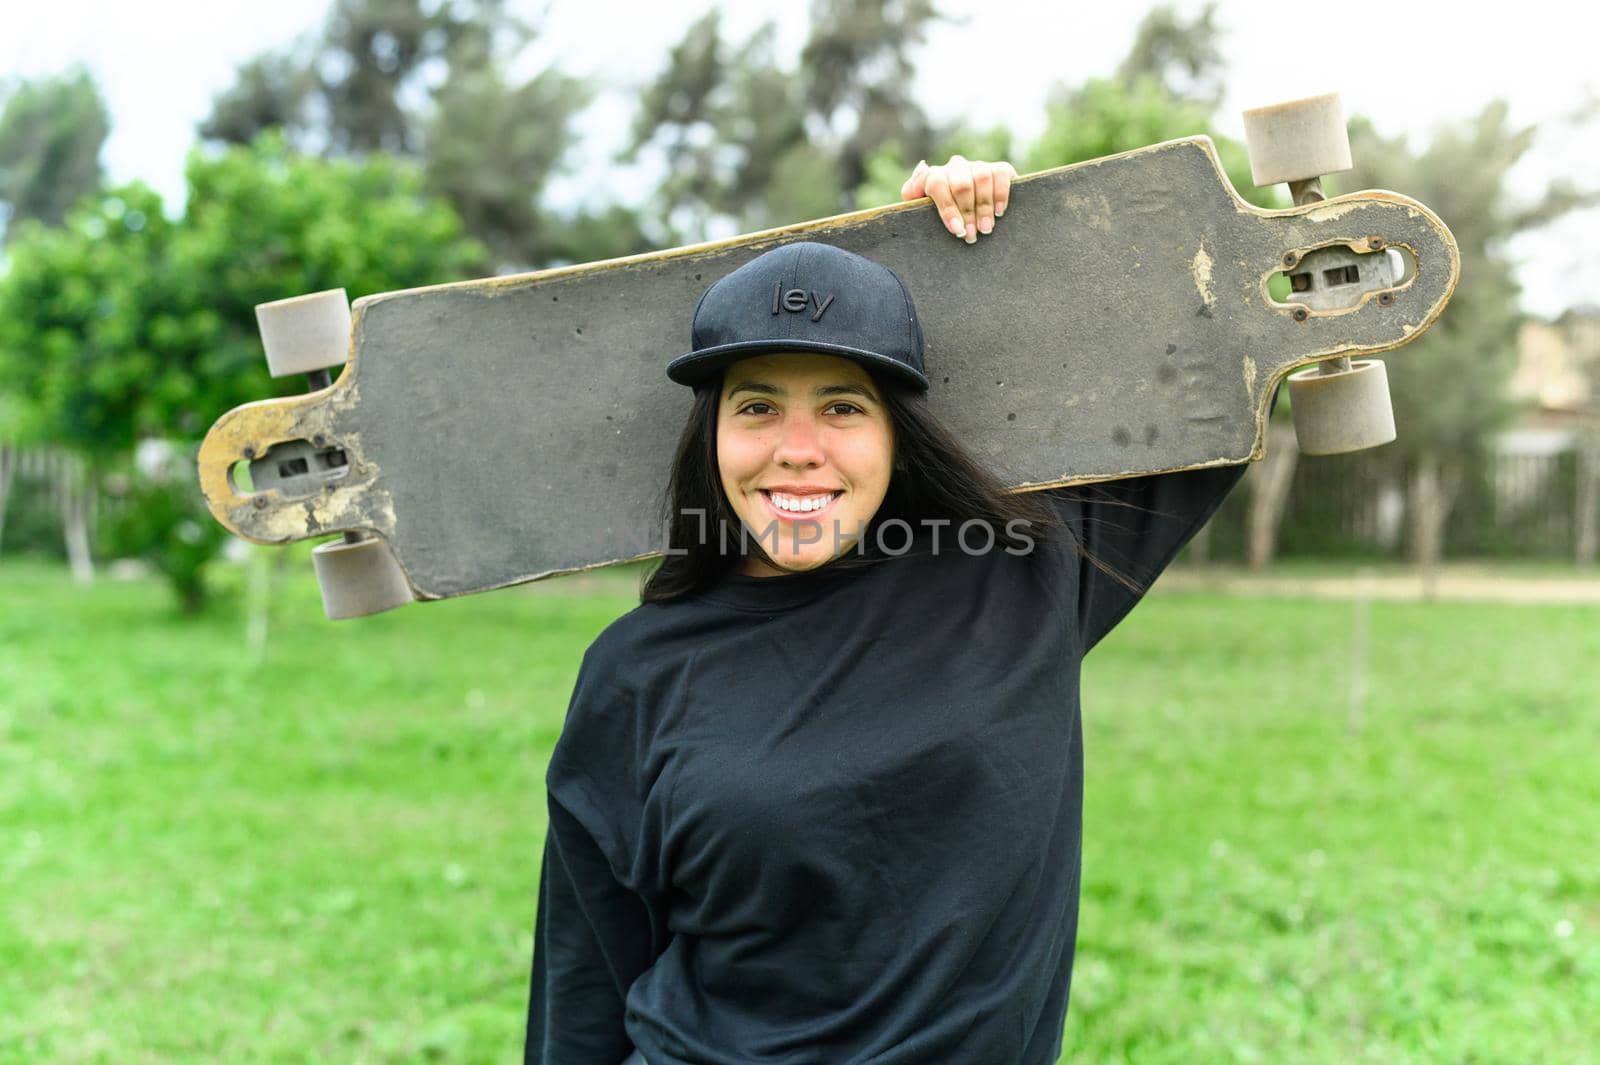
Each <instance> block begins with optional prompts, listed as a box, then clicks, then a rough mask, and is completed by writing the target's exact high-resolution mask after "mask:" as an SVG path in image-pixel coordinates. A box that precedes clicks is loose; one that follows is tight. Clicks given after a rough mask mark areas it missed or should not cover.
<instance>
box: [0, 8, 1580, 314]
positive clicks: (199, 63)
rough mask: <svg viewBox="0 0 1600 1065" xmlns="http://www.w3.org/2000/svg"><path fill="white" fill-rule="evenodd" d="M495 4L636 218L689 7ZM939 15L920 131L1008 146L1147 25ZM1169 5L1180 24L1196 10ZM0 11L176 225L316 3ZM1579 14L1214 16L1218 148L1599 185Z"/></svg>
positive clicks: (1120, 12) (735, 20) (1540, 252)
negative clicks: (1220, 103) (1443, 140)
mask: <svg viewBox="0 0 1600 1065" xmlns="http://www.w3.org/2000/svg"><path fill="white" fill-rule="evenodd" d="M513 4H514V6H517V7H520V8H521V9H522V10H524V11H525V12H527V13H528V14H530V15H532V16H534V17H535V20H536V21H537V22H538V23H539V24H540V25H542V26H543V27H544V34H543V36H542V38H541V40H540V42H539V43H538V45H537V52H536V54H534V55H532V56H530V57H529V61H530V62H535V63H537V62H542V61H548V60H555V61H557V62H559V63H560V64H561V66H562V67H564V68H565V69H566V70H567V71H568V72H570V73H573V74H579V75H583V76H586V77H588V78H591V79H593V81H594V83H595V84H596V85H597V86H598V87H600V88H601V90H602V91H601V92H600V95H599V98H598V100H597V102H596V104H595V106H594V107H593V108H592V109H591V111H590V112H589V113H588V114H587V115H586V116H585V119H584V124H585V128H586V129H587V130H588V131H589V134H590V142H589V143H588V144H586V145H585V147H584V148H582V149H581V150H580V152H579V153H578V154H577V155H576V156H575V157H574V159H573V160H572V161H573V164H574V167H573V171H572V173H571V174H570V175H569V176H568V177H567V178H565V179H564V180H563V182H562V183H561V185H560V187H559V189H558V190H557V191H558V193H559V194H560V195H562V196H563V197H572V196H578V195H584V194H589V195H596V194H598V195H606V196H613V197H617V198H622V199H636V198H637V197H638V195H640V194H641V193H642V191H643V189H642V188H640V187H639V186H640V185H641V184H642V183H643V182H642V179H640V178H639V176H638V175H635V174H630V173H628V172H627V171H624V170H622V169H621V168H619V167H618V166H617V165H616V164H615V163H614V162H613V161H612V160H611V155H612V153H613V152H614V151H615V148H616V146H617V144H618V142H619V140H620V139H621V137H622V136H623V134H624V132H625V129H626V126H627V122H628V120H629V117H630V115H631V100H632V97H633V94H634V92H635V91H636V87H637V85H638V84H639V83H640V82H642V81H644V80H646V79H647V78H648V77H649V76H650V75H651V74H652V73H654V72H655V71H657V70H659V69H660V67H661V65H662V64H663V62H664V60H665V55H666V51H667V48H668V47H669V46H670V45H671V44H672V43H673V42H674V41H676V40H677V39H678V37H679V36H680V35H681V34H682V32H683V29H684V28H685V27H686V26H687V25H688V24H689V23H690V22H691V21H692V20H693V19H694V18H695V17H696V16H697V15H698V14H699V13H700V12H701V11H703V10H705V8H706V7H707V6H708V4H707V3H704V2H693V3H670V2H659V0H658V2H654V3H647V2H640V0H549V2H547V3H537V2H524V3H517V0H513ZM939 6H940V8H941V10H943V11H945V12H947V13H950V14H952V15H954V16H955V17H956V18H957V19H958V20H959V21H957V22H956V23H954V24H950V25H945V26H941V27H939V28H938V29H937V30H935V31H934V33H933V35H932V36H931V38H930V40H929V42H928V44H927V46H926V47H925V48H924V49H923V51H922V53H921V58H920V62H919V78H920V81H919V84H918V87H917V88H918V94H919V98H920V99H921V100H922V102H923V104H924V106H925V107H926V108H927V109H928V111H929V112H930V113H931V114H932V115H933V116H934V117H935V118H936V119H938V120H947V119H951V118H954V117H956V116H957V115H960V114H962V113H965V114H967V115H969V116H970V117H971V118H972V119H973V120H974V121H976V122H978V123H980V124H987V123H991V122H997V121H998V122H1005V123H1006V124H1008V125H1010V126H1011V127H1012V128H1013V129H1014V130H1016V131H1017V132H1018V133H1020V134H1022V135H1023V137H1024V139H1026V138H1027V137H1028V136H1029V135H1031V134H1032V133H1035V132H1036V131H1037V130H1038V128H1039V125H1040V122H1041V119H1042V106H1041V104H1042V102H1043V99H1044V96H1045V93H1046V91H1047V90H1048V89H1049V87H1050V86H1051V85H1052V84H1054V83H1055V82H1057V81H1059V80H1063V79H1065V80H1067V81H1069V82H1077V81H1081V80H1083V79H1084V78H1087V77H1092V76H1095V75H1101V74H1106V73H1109V72H1110V71H1111V70H1112V69H1113V68H1114V67H1115V65H1116V63H1117V62H1118V60H1119V59H1120V58H1121V57H1122V56H1123V55H1124V54H1125V53H1126V51H1127V48H1128V45H1129V44H1130V42H1131V41H1132V39H1133V32H1134V27H1135V26H1136V24H1137V23H1138V21H1139V18H1140V17H1141V15H1142V14H1143V12H1144V11H1145V10H1146V9H1147V8H1146V7H1144V6H1135V5H1121V4H1114V3H1103V4H1097V5H1093V6H1090V5H1081V4H1069V3H1064V2H1060V0H1057V2H1055V3H1038V4H1030V3H1012V4H991V5H988V9H987V10H982V9H983V8H984V7H985V5H984V4H983V3H982V0H943V2H942V3H940V4H939ZM1177 6H1178V7H1179V9H1180V10H1183V11H1188V12H1192V11H1195V10H1197V9H1198V8H1199V7H1200V5H1199V4H1197V3H1190V2H1183V3H1179V4H1178V5H1177ZM6 7H7V9H8V10H7V12H6V18H5V23H4V24H5V26H6V29H7V30H8V34H7V38H6V39H4V40H0V76H3V77H6V78H11V77H16V76H36V75H40V74H45V73H52V72H56V71H60V70H62V69H63V68H65V67H67V66H68V65H70V64H71V63H73V62H75V61H82V62H85V63H87V64H88V66H89V67H90V68H91V69H92V70H93V71H94V73H95V75H96V76H97V78H98V79H99V82H100V85H101V88H102V91H103V92H104V93H105V94H106V97H107V100H108V102H109V104H110V107H111V112H112V132H111V137H110V139H109V141H108V142H107V144H106V152H105V156H104V161H105V164H106V167H107V169H108V170H109V172H110V176H111V179H112V180H113V181H124V180H128V179H131V178H135V177H137V178H142V179H144V180H146V181H148V182H150V183H151V184H152V185H154V186H155V187H156V188H157V189H158V190H159V191H160V192H161V193H162V194H163V196H164V198H165V199H166V200H167V203H168V209H169V210H170V211H177V210H179V209H181V206H182V196H183V179H182V166H183V157H184V153H185V152H186V151H187V150H188V148H189V146H190V145H191V144H192V142H193V137H194V129H195V126H196V124H197V123H198V122H199V121H200V119H201V118H203V117H204V115H205V114H206V112H207V111H208V109H209V106H210V101H211V99H212V97H213V96H214V95H215V94H216V93H217V92H218V91H220V90H221V89H223V88H225V87H226V86H227V85H228V84H230V82H231V81H232V75H233V71H234V70H235V68H236V67H237V66H238V65H239V64H240V63H241V62H242V61H243V60H245V59H247V58H248V57H250V56H251V55H254V54H255V53H256V52H258V51H261V50H263V49H267V48H274V47H278V46H281V45H283V44H285V43H287V42H289V41H291V40H293V39H294V38H295V37H297V36H299V35H300V34H303V33H305V32H307V31H308V30H312V29H314V28H315V27H316V26H317V25H319V24H320V22H321V21H322V19H323V16H324V15H325V13H326V11H327V8H328V0H271V2H270V3H256V2H246V3H240V4H228V3H217V2H216V0H149V2H146V3H143V4H127V3H124V2H113V0H50V2H48V3H38V2H29V3H24V2H22V0H8V2H7V3H6ZM723 7H724V10H725V16H724V26H725V28H726V29H727V31H728V32H729V33H730V35H732V36H736V37H741V36H742V35H744V34H746V33H748V32H749V31H750V30H752V29H754V28H755V27H756V26H757V25H758V24H759V23H760V22H762V21H764V20H765V19H768V18H771V19H774V20H775V21H776V22H777V23H778V26H779V42H780V46H781V48H782V49H783V50H785V52H786V53H787V54H791V55H792V54H794V53H796V52H798V50H799V46H800V43H801V41H802V40H803V38H804V35H805V29H806V12H807V9H808V7H809V4H808V3H807V0H785V2H783V3H778V2H775V0H740V2H739V3H737V4H731V3H729V4H724V5H723ZM1580 10H1581V8H1580V6H1578V5H1572V4H1570V3H1559V2H1557V0H1521V2H1518V3H1516V4H1515V5H1511V4H1497V5H1493V6H1492V7H1489V8H1487V9H1485V10H1483V11H1476V10H1474V9H1473V8H1472V7H1471V6H1470V5H1463V4H1460V3H1459V2H1445V0H1426V2H1418V3H1406V2H1404V0H1400V2H1395V3H1391V4H1386V5H1366V4H1353V5H1346V6H1324V7H1322V8H1319V9H1317V13H1316V15H1315V17H1314V18H1313V17H1300V18H1297V17H1294V12H1295V8H1294V7H1293V6H1292V5H1289V4H1285V3H1282V2H1279V3H1275V4H1270V5H1268V4H1247V3H1242V2H1240V0H1222V3H1221V6H1220V13H1221V16H1220V21H1221V22H1222V24H1223V26H1224V27H1225V29H1226V31H1227V35H1226V37H1225V39H1224V51H1225V54H1226V55H1227V57H1228V61H1229V75H1228V92H1229V95H1228V99H1227V100H1226V101H1225V104H1224V108H1223V115H1222V118H1221V121H1220V126H1221V132H1223V133H1225V134H1233V135H1241V132H1242V126H1241V123H1240V120H1239V118H1238V113H1239V111H1240V110H1242V109H1243V108H1246V107H1252V106H1258V105H1260V104H1265V103H1272V102H1276V101H1279V100H1287V99H1294V98H1296V97H1299V96H1306V95H1311V94H1314V93H1321V92H1329V91H1337V92H1339V93H1341V94H1342V95H1343V96H1344V100H1345V106H1346V109H1347V111H1349V112H1361V113H1363V114H1366V115H1368V116H1370V117H1371V118H1372V119H1373V120H1374V122H1375V123H1376V124H1377V126H1378V128H1379V130H1380V131H1382V132H1384V133H1402V132H1404V133H1408V134H1413V135H1417V136H1425V135H1426V134H1427V133H1428V131H1430V130H1431V129H1433V128H1435V127H1437V126H1438V125H1439V124H1441V123H1446V122H1450V121H1454V120H1459V119H1461V118H1463V117H1465V116H1468V115H1471V114H1473V113H1475V112H1476V111H1477V110H1478V109H1479V108H1480V107H1481V106H1482V105H1483V104H1484V103H1485V102H1487V101H1488V100H1490V99H1493V98H1495V97H1502V98H1504V99H1506V100H1507V101H1509V103H1510V105H1511V113H1512V118H1513V120H1514V121H1516V122H1518V123H1538V124H1540V128H1541V130H1542V131H1545V133H1544V136H1543V139H1542V141H1541V143H1540V145H1539V146H1538V148H1537V149H1536V150H1535V152H1534V153H1532V154H1531V155H1530V157H1529V158H1528V159H1527V160H1526V161H1525V163H1524V165H1523V166H1522V167H1521V168H1520V169H1519V171H1518V172H1517V173H1516V175H1515V177H1516V183H1517V187H1518V189H1519V191H1520V192H1521V193H1522V194H1523V195H1525V196H1528V197H1530V198H1531V197H1533V196H1536V195H1537V194H1538V193H1539V191H1540V190H1541V188H1542V187H1543V186H1544V184H1545V183H1547V182H1548V181H1549V180H1551V179H1552V178H1553V177H1556V176H1562V175H1567V176H1572V177H1576V178H1580V179H1586V180H1588V181H1589V182H1591V183H1594V182H1600V137H1594V136H1591V137H1589V138H1587V139H1586V140H1584V141H1581V142H1580V141H1578V140H1577V139H1576V138H1573V137H1570V136H1568V137H1566V138H1564V139H1563V138H1560V137H1558V136H1556V134H1557V132H1558V125H1557V119H1558V118H1559V116H1560V115H1562V114H1563V113H1565V112H1567V111H1569V110H1570V109H1572V108H1573V107H1574V106H1575V105H1577V104H1578V103H1579V102H1580V101H1582V100H1584V99H1586V98H1592V97H1593V96H1594V95H1595V94H1596V92H1597V91H1600V76H1597V74H1596V73H1595V71H1596V64H1595V61H1594V56H1593V42H1594V40H1595V35H1594V32H1593V31H1594V26H1593V25H1592V23H1593V22H1594V21H1595V16H1593V15H1589V16H1585V15H1582V14H1580V13H1579V12H1580ZM540 12H543V15H542V17H541V16H540ZM591 190H593V191H591ZM1398 191H1402V192H1404V191H1406V190H1403V189H1402V190H1398ZM1446 221H1447V222H1448V221H1449V219H1446ZM1597 248H1600V210H1596V211H1588V212H1585V213H1584V214H1583V215H1582V216H1581V217H1577V218H1573V219H1572V220H1570V221H1569V222H1567V223H1565V224H1563V225H1562V226H1561V227H1560V228H1559V229H1557V230H1552V231H1551V232H1550V233H1548V234H1544V235H1541V236H1539V237H1535V238H1525V239H1524V240H1522V241H1520V242H1519V243H1518V244H1517V245H1516V246H1515V247H1514V248H1513V249H1512V251H1513V253H1514V254H1515V255H1516V257H1517V258H1518V259H1519V260H1520V261H1521V262H1522V264H1523V265H1522V270H1521V277H1522V280H1523V283H1524V285H1525V286H1526V288H1527V290H1528V291H1527V297H1526V299H1525V303H1526V305H1527V306H1528V308H1529V309H1530V310H1533V311H1536V312H1539V313H1545V314H1554V313H1559V312H1560V311H1561V310H1562V309H1564V308H1565V307H1567V306H1569V305H1572V304H1574V303H1577V302H1587V303H1589V304H1591V305H1592V304H1594V303H1596V302H1600V295H1597V292H1600V251H1596V249H1597Z"/></svg>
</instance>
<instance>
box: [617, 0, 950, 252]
mask: <svg viewBox="0 0 1600 1065" xmlns="http://www.w3.org/2000/svg"><path fill="white" fill-rule="evenodd" d="M939 17H940V16H939V15H938V14H937V12H936V11H934V9H933V7H932V5H931V4H930V3H927V2H925V0H902V2H892V0H820V2H818V3H816V4H814V5H813V8H812V25H811V30H810V33H809V35H808V37H807V41H806V44H805V46H804V48H803V49H802V51H801V55H800V62H799V67H798V69H791V68H789V67H787V66H786V65H784V64H783V63H782V62H780V60H779V59H778V57H777V56H776V54H775V40H776V37H775V32H774V28H773V26H772V24H771V23H767V24H765V25H764V26H762V27H761V28H760V29H758V30H757V31H756V32H755V33H754V34H752V35H751V36H750V37H749V38H748V39H747V40H745V41H744V42H742V43H739V44H734V43H731V42H729V41H727V40H725V39H724V37H723V35H722V32H721V24H720V18H719V15H718V13H717V12H716V11H712V12H710V13H708V14H707V15H705V16H704V17H703V18H701V19H700V20H699V21H697V22H696V23H694V24H693V25H692V26H690V27H689V30H688V31H687V32H686V33H685V34H684V36H683V38H682V39H681V40H680V41H679V42H678V43H677V44H676V45H675V46H674V47H673V48H672V50H671V52H670V53H669V55H668V59H667V65H666V68H665V69H664V70H663V71H662V72H661V73H660V74H659V75H658V76H657V77H656V78H655V80H654V81H653V82H651V83H650V84H649V85H648V86H647V87H646V88H645V90H644V92H643V94H642V96H641V100H640V106H639V110H638V112H637V114H636V116H635V119H634V127H633V137H632V140H631V143H630V144H629V146H628V148H627V150H626V153H625V155H627V156H632V155H634V154H635V153H638V152H640V151H645V150H649V149H654V150H656V151H660V152H661V153H663V154H664V156H665V159H666V163H667V168H668V173H669V176H668V178H667V180H666V181H665V182H664V183H663V185H662V186H661V188H660V190H659V191H658V194H657V204H656V208H657V211H658V217H659V220H660V222H661V224H662V225H663V226H664V227H665V228H666V229H667V230H668V231H669V232H670V233H671V234H672V239H674V240H695V239H704V238H705V237H706V236H708V235H710V233H711V232H712V231H714V230H716V229H718V228H725V227H728V226H733V227H737V228H740V229H757V228H762V227H764V226H769V225H777V224H781V223H784V222H792V221H795V220H797V219H803V218H812V217H816V216H818V215H825V214H832V213H835V212H837V211H840V210H847V209H849V208H851V207H853V206H855V193H856V190H857V189H858V188H860V187H861V186H862V185H863V183H864V182H865V180H866V179H867V177H868V173H869V170H870V168H871V166H872V160H873V158H874V156H875V153H877V152H879V151H880V150H882V148H883V147H884V146H885V145H889V144H893V145H895V146H896V150H897V151H898V152H899V153H900V155H902V156H905V155H910V156H911V158H916V153H921V154H924V155H925V154H928V153H929V151H930V149H931V148H932V146H933V145H934V143H935V142H936V141H937V140H938V131H937V130H935V129H934V128H933V127H932V125H931V123H929V121H928V119H927V117H926V116H925V115H924V114H923V112H922V110H921V108H920V106H918V104H917V103H916V101H915V100H914V99H912V98H911V96H910V85H911V82H912V76H911V75H912V61H911V54H912V51H913V50H914V49H915V48H916V46H917V45H918V44H920V43H921V41H922V40H923V38H924V37H925V36H926V33H927V29H928V27H929V26H930V25H931V24H932V23H933V22H935V21H936V20H937V19H938V18H939Z"/></svg>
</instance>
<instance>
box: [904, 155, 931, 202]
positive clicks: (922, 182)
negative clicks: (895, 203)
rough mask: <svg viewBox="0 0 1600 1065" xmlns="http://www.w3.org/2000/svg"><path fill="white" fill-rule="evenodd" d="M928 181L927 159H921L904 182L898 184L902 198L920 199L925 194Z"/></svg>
mask: <svg viewBox="0 0 1600 1065" xmlns="http://www.w3.org/2000/svg"><path fill="white" fill-rule="evenodd" d="M927 183H928V161H927V160H926V159H924V160H922V161H921V162H920V163H918V164H917V165H916V168H915V169H914V170H912V171H911V176H910V177H908V178H906V183H905V184H904V185H901V186H900V198H901V199H902V200H920V199H922V197H924V196H926V195H927V194H928V193H927Z"/></svg>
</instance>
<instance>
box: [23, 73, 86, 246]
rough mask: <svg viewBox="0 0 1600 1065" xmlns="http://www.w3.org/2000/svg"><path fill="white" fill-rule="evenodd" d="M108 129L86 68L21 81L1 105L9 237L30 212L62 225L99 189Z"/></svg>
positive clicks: (41, 220) (27, 218) (40, 218)
mask: <svg viewBox="0 0 1600 1065" xmlns="http://www.w3.org/2000/svg"><path fill="white" fill-rule="evenodd" d="M110 131H111V119H110V116H109V115H108V113H107V111H106V104H105V100H104V99H102V98H101V96H100V90H99V88H98V87H96V85H95V83H94V78H93V77H91V76H90V74H89V72H88V71H87V70H85V69H83V68H82V67H79V68H78V69H77V70H74V71H72V72H70V73H67V74H63V75H61V76H59V77H53V78H41V79H39V80H38V81H31V82H24V83H22V85H21V86H20V87H19V88H17V89H16V90H15V91H13V92H12V93H11V95H10V96H9V97H8V98H7V99H6V102H5V110H4V111H0V202H3V203H4V205H5V215H6V227H5V243H7V244H9V243H10V242H11V240H12V239H13V237H14V235H15V234H16V232H17V230H18V227H19V224H20V223H22V222H24V221H27V220H29V219H35V220H38V221H40V222H43V223H44V224H45V225H51V226H56V225H60V224H61V222H62V220H63V219H65V218H66V215H67V211H68V210H69V209H71V207H72V206H73V205H74V204H76V203H77V202H78V201H79V200H81V199H83V198H84V197H85V196H88V195H90V194H92V193H94V192H95V191H96V190H98V189H99V188H100V183H101V176H102V175H101V169H100V149H101V146H102V145H104V144H105V139H106V135H107V134H108V133H110Z"/></svg>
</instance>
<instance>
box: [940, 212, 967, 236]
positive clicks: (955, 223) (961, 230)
mask: <svg viewBox="0 0 1600 1065" xmlns="http://www.w3.org/2000/svg"><path fill="white" fill-rule="evenodd" d="M944 225H945V228H946V229H948V230H949V231H950V232H951V233H953V234H955V235H956V236H958V237H959V236H964V235H965V234H966V227H965V226H963V225H962V224H961V216H960V215H958V214H953V215H951V216H950V217H949V218H947V219H945V222H944Z"/></svg>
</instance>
